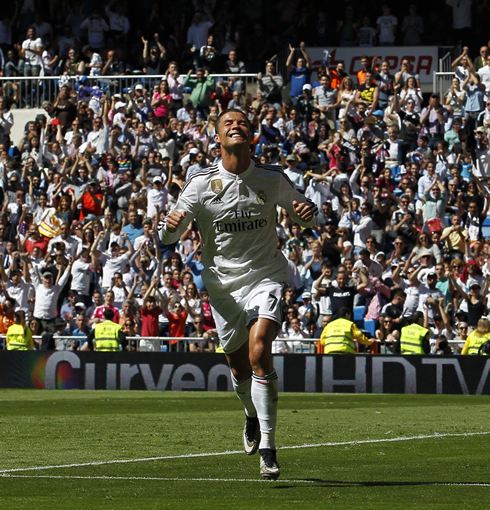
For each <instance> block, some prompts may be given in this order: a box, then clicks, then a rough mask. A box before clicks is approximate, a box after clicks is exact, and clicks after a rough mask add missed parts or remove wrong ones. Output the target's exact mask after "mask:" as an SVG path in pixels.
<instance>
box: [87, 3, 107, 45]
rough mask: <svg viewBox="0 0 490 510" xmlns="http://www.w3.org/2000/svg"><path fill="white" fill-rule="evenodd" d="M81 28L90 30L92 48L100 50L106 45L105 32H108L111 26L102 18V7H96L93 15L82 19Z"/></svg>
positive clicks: (89, 38) (89, 40) (89, 39)
mask: <svg viewBox="0 0 490 510" xmlns="http://www.w3.org/2000/svg"><path fill="white" fill-rule="evenodd" d="M80 28H82V29H83V30H87V31H88V43H89V45H90V46H91V47H92V48H94V49H96V50H98V49H100V48H103V47H104V45H105V34H104V32H108V31H109V27H108V25H107V23H106V22H105V20H104V18H102V16H101V12H100V9H98V8H96V9H94V11H93V13H92V14H91V16H90V17H88V18H86V19H85V20H83V21H82V23H81V24H80Z"/></svg>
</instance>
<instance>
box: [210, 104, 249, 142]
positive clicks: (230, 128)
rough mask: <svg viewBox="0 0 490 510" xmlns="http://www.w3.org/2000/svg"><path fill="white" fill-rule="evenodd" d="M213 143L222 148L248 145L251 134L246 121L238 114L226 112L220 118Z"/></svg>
mask: <svg viewBox="0 0 490 510" xmlns="http://www.w3.org/2000/svg"><path fill="white" fill-rule="evenodd" d="M215 142H217V143H220V144H221V146H222V147H223V148H225V149H226V148H227V147H230V148H231V147H235V146H240V145H247V146H249V145H250V142H251V133H250V126H249V122H248V119H247V118H246V117H245V116H244V115H243V114H242V113H239V112H228V113H225V114H224V115H223V117H221V119H220V121H219V125H218V133H217V134H216V135H215Z"/></svg>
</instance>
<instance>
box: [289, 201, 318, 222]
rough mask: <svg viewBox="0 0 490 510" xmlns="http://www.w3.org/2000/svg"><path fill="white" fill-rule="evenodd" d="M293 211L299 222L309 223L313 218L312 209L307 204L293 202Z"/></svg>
mask: <svg viewBox="0 0 490 510" xmlns="http://www.w3.org/2000/svg"><path fill="white" fill-rule="evenodd" d="M293 209H294V213H295V214H296V216H298V218H299V219H300V220H303V221H310V220H311V219H312V218H313V209H312V208H311V206H310V205H309V204H307V203H304V202H302V203H299V202H297V201H296V200H295V201H294V202H293Z"/></svg>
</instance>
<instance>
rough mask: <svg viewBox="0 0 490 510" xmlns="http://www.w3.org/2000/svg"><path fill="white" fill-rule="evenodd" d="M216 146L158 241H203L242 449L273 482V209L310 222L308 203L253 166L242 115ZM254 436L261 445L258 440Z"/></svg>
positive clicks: (278, 270) (222, 123) (220, 127)
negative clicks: (196, 233) (189, 236)
mask: <svg viewBox="0 0 490 510" xmlns="http://www.w3.org/2000/svg"><path fill="white" fill-rule="evenodd" d="M216 129H217V133H216V135H215V141H216V142H217V143H220V144H221V154H222V160H221V161H219V162H218V163H217V164H215V165H213V166H211V167H210V168H209V169H208V170H206V171H202V172H197V173H195V174H194V175H193V176H191V178H190V179H189V180H188V181H187V182H186V183H185V185H184V186H183V188H182V192H181V194H180V196H179V198H178V200H177V204H176V206H175V208H174V209H173V210H172V211H171V212H170V213H169V214H168V216H167V217H166V220H165V222H164V223H163V225H162V234H163V235H162V241H163V243H164V244H171V243H173V242H175V241H177V240H178V239H179V238H180V236H181V235H182V233H183V232H184V230H185V229H186V228H187V226H188V225H189V223H190V222H191V221H193V220H196V221H197V223H198V225H199V230H200V233H201V238H202V240H203V248H202V261H203V264H204V265H205V266H206V269H205V270H204V272H203V274H202V278H203V281H204V283H205V285H206V288H207V290H208V291H209V295H210V297H211V306H212V309H213V317H214V318H215V321H216V326H217V330H218V333H219V337H220V339H221V345H222V347H223V350H224V352H225V354H226V357H227V360H228V363H229V365H230V368H231V379H232V384H233V388H234V389H235V392H236V393H237V396H238V398H239V399H240V401H241V403H242V404H243V406H244V408H245V414H246V417H247V420H246V425H245V429H244V433H243V445H244V450H245V452H246V453H247V454H248V455H253V454H254V453H256V452H257V450H259V453H260V457H261V459H260V474H261V476H262V477H263V478H265V479H273V480H275V479H277V478H278V477H279V475H280V468H279V465H278V463H277V460H276V444H275V428H276V419H277V396H278V380H277V374H276V371H275V370H274V365H273V361H272V355H271V348H272V342H273V340H274V339H275V338H276V334H277V331H278V330H279V327H280V325H281V296H282V287H283V285H284V283H285V281H286V276H287V261H286V259H285V258H284V256H283V255H282V253H281V252H280V251H279V250H277V234H276V207H277V205H279V206H281V207H284V208H285V209H286V210H287V211H288V213H289V215H290V216H291V217H292V219H293V221H295V222H297V223H299V224H301V225H303V226H305V227H310V226H312V225H314V224H315V220H316V214H317V209H316V207H315V205H314V204H313V203H312V202H310V201H308V200H307V199H305V197H304V196H303V195H302V194H301V193H300V192H299V191H298V190H296V189H295V188H294V186H293V185H292V184H291V182H290V181H289V179H286V178H285V176H284V174H283V172H282V170H281V168H280V167H277V166H275V165H259V164H256V163H255V162H253V160H252V158H251V153H250V144H251V141H252V137H253V133H252V129H251V125H250V122H249V120H248V117H247V116H246V114H244V113H243V112H242V111H239V110H225V111H224V112H222V113H221V114H220V115H219V116H218V119H217V123H216ZM259 438H260V439H259Z"/></svg>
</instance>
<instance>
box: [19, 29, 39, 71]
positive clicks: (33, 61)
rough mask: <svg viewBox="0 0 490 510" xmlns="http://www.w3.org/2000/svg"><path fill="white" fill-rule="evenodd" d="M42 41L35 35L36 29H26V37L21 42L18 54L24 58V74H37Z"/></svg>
mask: <svg viewBox="0 0 490 510" xmlns="http://www.w3.org/2000/svg"><path fill="white" fill-rule="evenodd" d="M42 53H43V42H42V40H41V38H40V37H36V29H35V28H33V27H30V28H28V29H27V39H26V40H25V41H24V42H23V43H22V47H21V48H20V51H19V56H20V57H21V58H23V59H24V76H39V73H40V72H41V66H42V58H41V56H42Z"/></svg>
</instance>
